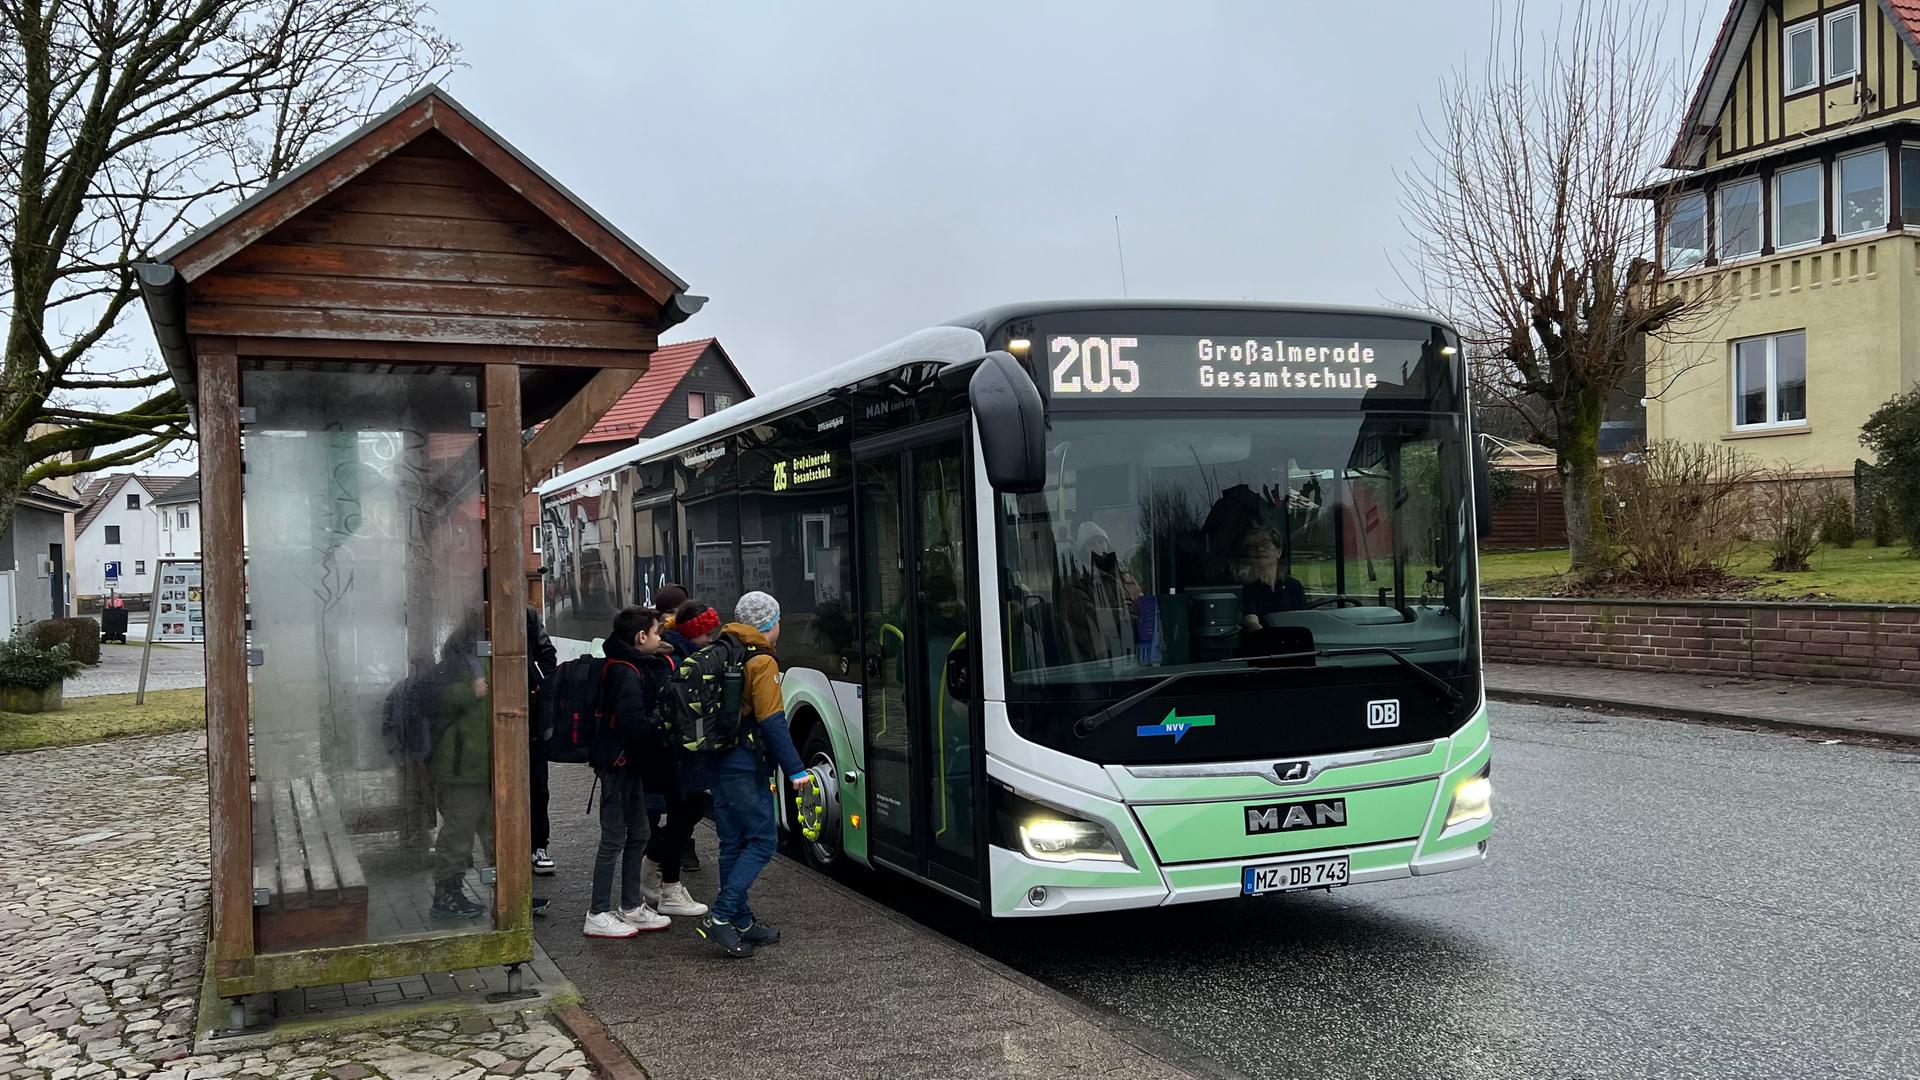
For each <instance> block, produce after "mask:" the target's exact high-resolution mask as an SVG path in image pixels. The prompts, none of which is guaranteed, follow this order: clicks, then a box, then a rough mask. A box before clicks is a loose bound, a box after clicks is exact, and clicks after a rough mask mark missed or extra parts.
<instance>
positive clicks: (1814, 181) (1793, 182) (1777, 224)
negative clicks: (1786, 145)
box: [1773, 164, 1821, 248]
mask: <svg viewBox="0 0 1920 1080" xmlns="http://www.w3.org/2000/svg"><path fill="white" fill-rule="evenodd" d="M1820 172H1821V169H1820V166H1819V165H1817V164H1814V165H1801V166H1799V167H1798V168H1793V169H1782V170H1781V171H1780V172H1778V173H1776V174H1774V177H1773V246H1774V247H1776V248H1790V247H1797V246H1799V245H1801V244H1812V243H1816V242H1818V241H1819V239H1820V232H1821V228H1820V206H1821V202H1820Z"/></svg>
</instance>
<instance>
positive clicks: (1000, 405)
mask: <svg viewBox="0 0 1920 1080" xmlns="http://www.w3.org/2000/svg"><path fill="white" fill-rule="evenodd" d="M967 398H968V400H969V401H970V402H971V403H972V405H973V416H974V421H975V422H976V423H978V424H979V425H980V452H981V455H982V456H983V457H984V458H985V459H986V464H987V482H988V483H990V484H992V485H993V487H994V490H996V491H1004V492H1007V493H1008V494H1012V495H1026V494H1031V493H1033V492H1036V491H1039V490H1040V489H1041V488H1042V487H1045V486H1046V483H1047V424H1046V403H1045V402H1043V401H1041V400H1040V388H1039V387H1037V386H1035V385H1034V384H1033V379H1032V378H1031V377H1030V376H1028V374H1027V371H1026V369H1025V368H1023V367H1021V366H1020V361H1018V360H1015V359H1014V358H1013V355H1012V354H1011V353H1006V352H1000V351H997V350H996V351H994V352H990V353H988V354H987V355H986V357H985V359H983V360H982V361H981V362H980V366H979V367H977V368H975V369H974V371H973V378H972V380H970V381H969V382H968V383H967Z"/></svg>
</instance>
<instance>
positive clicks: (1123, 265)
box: [1113, 214, 1132, 299]
mask: <svg viewBox="0 0 1920 1080" xmlns="http://www.w3.org/2000/svg"><path fill="white" fill-rule="evenodd" d="M1113 250H1115V251H1117V252H1119V253H1120V296H1121V298H1122V299H1126V298H1127V297H1129V296H1131V295H1132V294H1130V293H1128V292H1127V249H1126V247H1125V246H1124V245H1122V244H1121V243H1120V215H1119V214H1115V215H1113Z"/></svg>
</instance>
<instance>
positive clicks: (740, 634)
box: [680, 592, 813, 957]
mask: <svg viewBox="0 0 1920 1080" xmlns="http://www.w3.org/2000/svg"><path fill="white" fill-rule="evenodd" d="M733 615H734V621H733V622H730V623H728V624H727V625H726V626H725V627H723V628H722V629H721V631H720V639H719V640H718V641H716V642H715V643H714V644H712V645H709V646H708V647H707V648H705V649H702V650H701V651H700V652H699V653H697V654H695V656H694V657H693V658H692V659H691V660H688V661H683V662H682V663H681V665H680V677H681V678H682V679H683V680H684V679H686V678H687V676H688V674H689V671H688V669H689V667H693V668H695V669H696V670H695V672H694V675H695V677H696V678H705V679H708V680H709V681H711V678H710V677H709V676H707V675H705V674H704V671H705V670H707V669H710V668H712V667H714V666H716V665H715V664H714V663H713V662H712V660H711V659H709V658H710V655H711V654H713V653H715V652H716V651H717V652H720V653H722V654H723V657H724V659H725V663H724V665H721V666H723V667H724V671H723V674H722V675H721V676H720V677H719V679H718V680H717V681H718V682H719V683H720V684H721V686H722V687H723V688H724V687H726V686H728V685H729V684H731V685H732V686H733V687H735V689H733V690H723V694H724V696H723V700H722V704H721V709H720V710H719V711H718V712H717V713H716V711H715V710H714V709H713V707H712V704H711V703H705V704H703V708H702V710H701V711H702V712H704V713H707V714H708V715H710V716H712V718H713V719H714V720H718V721H721V722H720V723H719V724H717V725H715V727H716V731H715V732H714V733H713V734H712V737H711V738H710V739H709V740H707V741H706V743H705V745H706V746H708V747H709V749H708V752H709V753H710V754H711V756H710V757H709V758H708V761H707V764H708V765H709V767H710V768H711V770H712V784H713V822H714V830H715V831H716V832H717V833H719V836H720V895H719V896H717V897H715V898H714V901H713V911H712V912H711V913H710V914H709V915H708V916H707V917H706V918H705V919H702V920H701V921H700V924H699V926H698V927H697V928H696V931H697V932H698V933H699V935H700V936H701V937H702V938H705V939H706V940H707V941H710V942H712V943H713V944H714V945H715V946H716V947H718V948H719V949H720V951H721V952H724V953H726V954H727V955H728V956H733V957H747V956H752V955H753V951H754V949H755V948H757V947H760V946H765V945H771V944H773V943H774V942H777V941H779V940H780V931H778V930H775V929H774V928H773V927H771V926H768V925H767V924H766V923H764V922H761V921H760V920H758V919H756V918H755V917H754V914H753V909H752V908H751V907H750V906H749V905H748V903H747V890H748V889H750V888H751V887H752V886H753V881H754V879H755V878H757V877H759V876H760V871H761V870H762V869H764V868H765V867H766V865H767V862H768V860H770V859H772V858H773V853H774V849H775V847H776V845H777V842H778V838H777V835H776V834H777V830H778V827H779V823H778V819H777V817H776V814H775V806H774V801H773V800H774V796H773V790H772V787H771V786H770V785H769V784H768V782H767V780H768V772H769V770H770V767H771V765H773V764H778V765H779V766H780V772H781V774H782V775H784V776H786V777H787V779H788V780H789V782H791V783H792V785H793V786H794V788H795V789H796V790H804V789H806V788H807V787H808V786H809V785H811V784H812V783H813V774H812V773H810V772H807V771H806V770H805V769H804V768H803V767H802V765H801V762H800V754H799V752H798V751H797V750H795V749H794V746H793V735H792V733H791V732H790V731H789V730H788V728H787V713H786V703H785V701H784V699H783V698H782V696H781V692H780V682H779V678H780V662H779V660H778V659H776V658H775V656H774V654H773V650H774V647H775V646H776V645H777V644H779V641H780V602H779V601H777V600H775V599H774V598H773V597H772V596H770V595H768V594H766V593H764V592H750V593H747V594H746V595H745V596H742V597H741V598H740V600H739V602H738V603H736V604H735V605H734V609H733ZM735 694H737V697H734V695H735ZM727 698H732V699H733V700H726V699H727ZM735 700H737V701H738V705H737V707H734V704H733V703H734V701H735ZM728 714H730V715H728Z"/></svg>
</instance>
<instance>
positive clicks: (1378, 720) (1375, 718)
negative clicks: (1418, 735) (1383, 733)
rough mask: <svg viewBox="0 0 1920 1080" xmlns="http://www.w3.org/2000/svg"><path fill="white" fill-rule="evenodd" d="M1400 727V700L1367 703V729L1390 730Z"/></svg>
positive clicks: (1392, 699)
mask: <svg viewBox="0 0 1920 1080" xmlns="http://www.w3.org/2000/svg"><path fill="white" fill-rule="evenodd" d="M1399 726H1400V699H1399V698H1391V699H1389V700H1386V701H1369V702H1367V727H1369V728H1390V727H1399Z"/></svg>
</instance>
